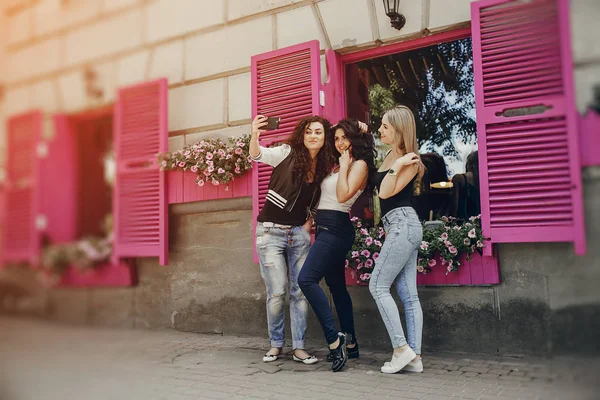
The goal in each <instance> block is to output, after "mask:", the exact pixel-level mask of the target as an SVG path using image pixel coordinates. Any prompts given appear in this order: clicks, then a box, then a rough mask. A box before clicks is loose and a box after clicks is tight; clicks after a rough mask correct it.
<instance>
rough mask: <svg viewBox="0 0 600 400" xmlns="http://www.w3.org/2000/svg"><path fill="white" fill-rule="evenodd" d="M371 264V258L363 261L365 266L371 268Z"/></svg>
mask: <svg viewBox="0 0 600 400" xmlns="http://www.w3.org/2000/svg"><path fill="white" fill-rule="evenodd" d="M372 266H373V260H371V259H370V258H369V259H368V260H367V261H365V267H368V268H371V267H372Z"/></svg>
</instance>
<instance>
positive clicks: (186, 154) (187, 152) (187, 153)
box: [183, 150, 191, 157]
mask: <svg viewBox="0 0 600 400" xmlns="http://www.w3.org/2000/svg"><path fill="white" fill-rule="evenodd" d="M190 154H191V152H190V151H189V150H188V151H186V152H185V153H183V155H184V156H186V157H188V156H189V155H190Z"/></svg>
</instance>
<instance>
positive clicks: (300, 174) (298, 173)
mask: <svg viewBox="0 0 600 400" xmlns="http://www.w3.org/2000/svg"><path fill="white" fill-rule="evenodd" d="M313 122H319V123H320V124H321V125H323V134H324V135H325V143H324V144H323V147H322V148H321V150H319V153H317V165H316V167H315V175H314V177H313V182H317V183H319V184H320V183H321V182H322V181H323V179H325V177H326V176H327V174H329V172H330V171H331V169H332V168H333V165H334V164H335V158H334V156H333V148H332V147H331V142H330V141H329V140H327V137H328V136H329V132H331V123H330V122H329V121H328V120H327V119H325V118H322V117H319V116H317V115H313V116H310V117H305V118H302V119H301V120H300V121H299V122H298V124H297V125H296V127H295V128H294V132H292V135H291V136H290V137H289V139H287V140H286V141H285V143H287V144H289V145H290V147H291V148H292V157H293V160H294V171H293V176H294V179H296V180H297V179H300V180H301V181H302V182H307V181H308V178H309V174H310V171H311V157H310V154H309V152H308V149H307V148H306V146H305V145H304V132H305V131H306V128H307V127H308V126H309V125H310V124H311V123H313Z"/></svg>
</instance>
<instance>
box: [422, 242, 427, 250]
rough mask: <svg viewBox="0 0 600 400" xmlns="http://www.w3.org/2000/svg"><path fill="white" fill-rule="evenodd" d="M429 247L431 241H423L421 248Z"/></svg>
mask: <svg viewBox="0 0 600 400" xmlns="http://www.w3.org/2000/svg"><path fill="white" fill-rule="evenodd" d="M428 248H429V243H427V242H426V241H422V242H421V250H427V249H428Z"/></svg>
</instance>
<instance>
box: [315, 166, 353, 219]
mask: <svg viewBox="0 0 600 400" xmlns="http://www.w3.org/2000/svg"><path fill="white" fill-rule="evenodd" d="M339 176H340V174H339V172H335V173H332V174H329V175H328V176H327V177H326V178H325V179H323V182H321V200H320V201H319V205H318V207H317V210H334V211H342V212H346V213H347V212H349V211H350V208H351V207H352V205H353V204H354V202H355V201H356V199H358V196H360V194H361V193H362V192H363V191H362V190H360V189H359V190H358V192H356V194H355V195H354V196H352V198H351V199H350V200H348V201H346V202H345V203H340V202H338V200H337V195H336V194H335V187H336V186H337V181H338V177H339Z"/></svg>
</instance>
